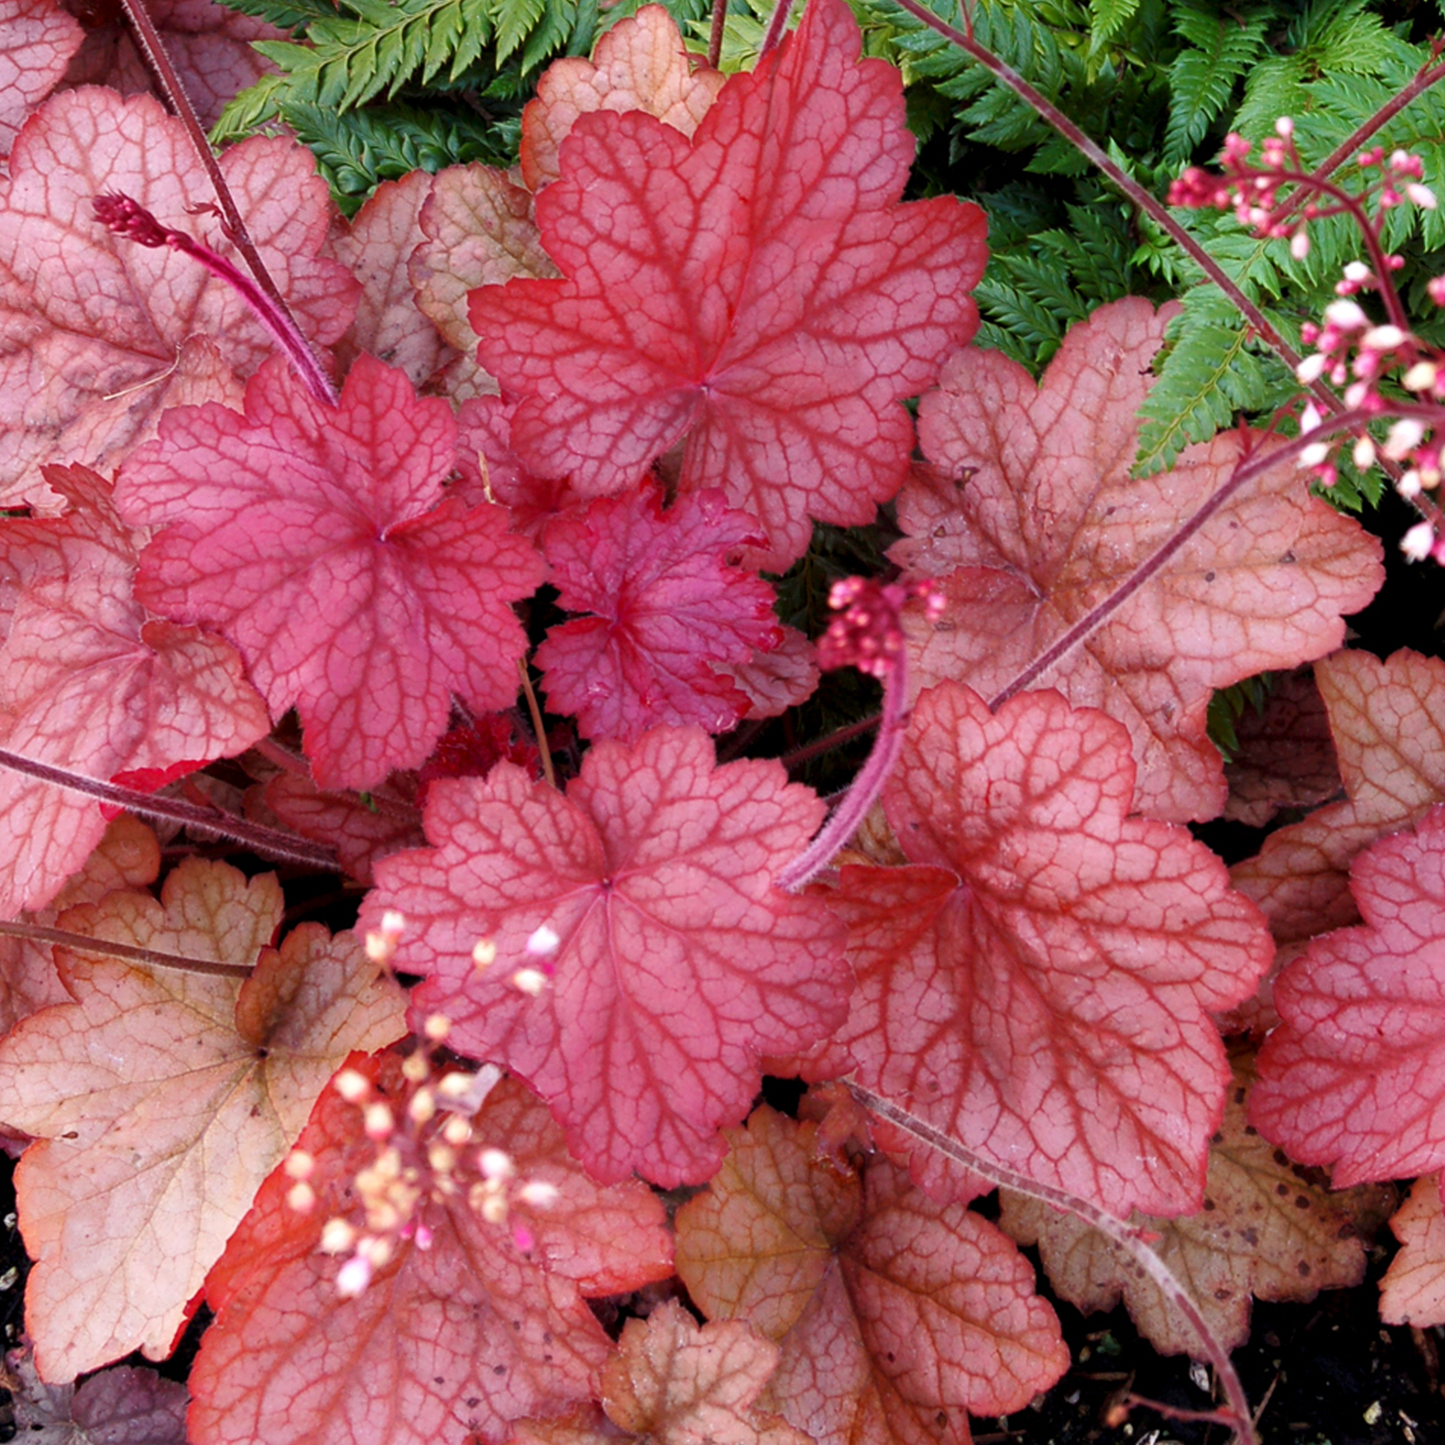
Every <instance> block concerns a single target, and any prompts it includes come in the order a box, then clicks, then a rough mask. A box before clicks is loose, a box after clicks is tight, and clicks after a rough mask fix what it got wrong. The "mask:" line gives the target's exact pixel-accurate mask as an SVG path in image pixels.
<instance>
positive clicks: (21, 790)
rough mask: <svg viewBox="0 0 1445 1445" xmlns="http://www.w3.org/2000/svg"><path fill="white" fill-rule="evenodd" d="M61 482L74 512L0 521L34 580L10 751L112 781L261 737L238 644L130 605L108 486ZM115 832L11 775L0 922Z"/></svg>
mask: <svg viewBox="0 0 1445 1445" xmlns="http://www.w3.org/2000/svg"><path fill="white" fill-rule="evenodd" d="M50 477H51V479H52V481H53V482H54V484H55V485H56V486H58V487H62V488H64V489H66V490H67V491H69V492H70V493H71V495H72V497H73V499H74V502H75V509H74V510H73V511H72V512H70V513H69V514H67V515H66V516H64V517H60V518H48V519H43V520H32V521H6V522H3V523H0V550H3V551H7V552H9V554H10V557H11V560H12V565H13V566H16V567H17V568H18V569H19V570H20V572H21V573H22V574H24V575H25V580H26V584H27V585H26V587H25V590H24V591H23V592H22V593H21V594H20V597H19V600H18V602H17V604H16V606H15V610H14V612H13V615H12V618H11V626H10V633H9V636H8V637H7V638H6V641H5V644H4V646H3V648H0V746H4V747H6V748H8V749H10V750H11V751H12V752H16V753H19V754H21V755H22V756H24V757H27V758H31V759H34V760H36V761H39V762H42V763H48V764H51V765H53V766H55V767H59V768H66V769H69V770H71V771H73V772H77V773H81V774H83V775H85V776H88V777H92V778H99V779H101V780H102V781H106V780H109V779H112V778H114V777H116V776H117V775H119V774H122V773H135V772H138V771H139V772H143V771H148V770H152V769H154V770H157V771H161V772H164V771H165V770H167V769H170V768H172V767H175V766H177V765H182V764H183V765H186V766H187V767H199V766H201V765H203V764H205V763H207V762H210V761H212V760H213V759H215V758H221V757H229V756H232V755H234V754H236V753H239V752H242V751H244V750H245V749H246V748H248V747H250V746H251V744H252V743H254V742H255V741H256V740H257V739H258V738H261V737H263V736H264V735H265V734H266V731H267V729H268V727H269V720H268V719H267V717H266V709H265V706H264V704H263V703H262V701H261V699H260V698H259V697H258V696H257V694H256V692H255V690H254V689H253V688H252V687H251V685H250V684H249V683H248V682H247V681H246V680H245V678H244V676H243V675H242V670H241V659H240V658H239V657H238V656H237V655H236V653H235V651H234V650H233V649H232V648H231V647H230V645H229V644H228V643H225V642H223V641H222V640H221V639H220V638H218V637H212V636H208V635H207V634H205V633H203V632H201V631H199V630H198V629H196V628H194V627H178V626H176V625H175V624H173V623H170V622H162V621H157V620H155V619H152V618H148V616H147V614H146V612H145V610H144V609H143V608H142V607H141V605H140V604H139V603H138V602H136V601H135V599H134V598H133V597H132V595H131V587H132V581H133V579H134V576H135V566H136V548H135V544H134V541H133V539H132V537H131V535H130V534H129V533H128V532H127V531H126V530H125V528H124V527H122V526H121V524H120V522H119V520H118V519H117V517H116V516H115V513H114V512H113V511H112V509H111V498H110V487H109V485H108V484H107V483H106V482H104V481H103V480H102V479H101V478H100V477H98V476H96V475H95V473H93V472H88V471H86V469H85V468H83V467H76V468H71V469H68V470H66V469H54V470H51V472H50ZM32 551H33V552H34V553H35V555H34V556H27V555H26V554H28V553H31V552H32ZM105 823H106V820H105V816H104V814H103V813H102V811H101V809H100V808H99V807H98V806H97V805H96V803H95V802H94V800H93V799H90V798H87V797H85V796H84V795H83V794H80V793H73V792H68V791H66V790H64V789H62V788H58V787H55V786H52V785H51V784H49V783H45V782H41V781H39V780H37V779H35V778H31V777H27V776H23V775H21V774H19V773H15V772H10V771H6V772H5V773H4V774H3V775H0V856H4V858H5V860H6V867H5V868H4V870H3V871H0V916H4V917H13V916H14V915H15V914H16V913H17V912H19V911H20V910H21V909H22V908H29V909H35V908H42V907H44V906H45V904H47V903H48V902H49V901H50V900H51V899H52V898H53V897H54V896H55V895H56V893H57V892H58V891H59V890H60V888H61V886H62V885H63V884H64V882H65V880H66V879H67V878H68V877H69V876H70V875H71V874H72V873H74V872H75V871H76V869H77V868H79V867H80V866H81V864H82V863H84V861H85V859H86V857H87V856H88V855H89V853H90V852H91V850H92V849H93V848H94V847H95V846H96V844H97V843H99V842H100V839H101V835H102V834H103V833H104V832H105Z"/></svg>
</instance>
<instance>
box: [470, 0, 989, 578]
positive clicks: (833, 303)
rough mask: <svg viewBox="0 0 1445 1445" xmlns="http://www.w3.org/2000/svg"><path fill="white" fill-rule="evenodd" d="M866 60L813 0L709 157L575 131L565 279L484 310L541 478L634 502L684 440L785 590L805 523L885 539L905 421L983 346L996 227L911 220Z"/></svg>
mask: <svg viewBox="0 0 1445 1445" xmlns="http://www.w3.org/2000/svg"><path fill="white" fill-rule="evenodd" d="M859 43H860V42H859V35H858V28H857V25H856V24H855V22H854V20H853V17H852V15H851V14H850V12H849V10H848V8H847V6H846V5H845V4H843V3H842V0H812V3H811V4H810V6H809V9H808V12H807V14H806V15H805V17H804V19H803V23H802V25H801V26H800V27H799V29H798V31H797V32H796V34H795V35H793V36H792V37H791V38H790V39H789V40H787V41H786V42H785V43H784V44H783V45H782V46H781V47H780V48H779V49H778V50H777V51H775V52H774V53H773V54H772V55H770V56H767V57H766V58H765V59H764V60H762V61H761V62H760V63H759V65H758V68H757V70H756V71H755V72H753V73H752V74H750V75H736V76H734V77H732V78H731V79H730V80H729V81H728V82H727V84H726V85H725V86H724V87H723V89H722V92H721V94H720V95H719V96H718V99H717V101H716V102H715V103H714V105H713V106H712V108H711V109H710V110H709V111H708V113H707V115H706V116H705V117H704V118H703V121H702V123H701V125H700V126H699V127H698V130H697V132H696V135H695V136H694V137H693V138H692V139H690V140H689V139H688V138H687V137H686V136H684V135H683V134H682V133H681V132H679V131H677V130H675V129H673V128H672V127H671V126H669V125H666V124H665V123H663V122H662V121H660V120H656V119H655V118H653V117H652V116H650V115H646V114H644V113H642V112H640V111H631V112H627V113H623V114H615V113H609V112H597V113H593V114H590V115H583V116H581V117H580V118H579V119H578V120H577V122H576V124H575V126H574V127H573V130H572V133H571V135H570V136H569V137H568V139H567V141H566V142H565V143H564V144H563V146H562V151H561V178H560V179H559V180H556V181H554V182H552V184H551V185H549V186H548V187H547V188H546V189H545V190H544V191H543V192H542V194H541V195H540V196H538V198H537V219H538V224H539V226H540V228H541V233H542V242H543V245H545V246H546V248H547V250H548V252H549V254H550V255H551V256H552V259H553V260H554V261H556V263H557V264H558V266H559V267H560V268H561V269H562V271H563V273H564V275H565V279H563V280H558V281H552V280H514V281H511V282H509V283H508V284H506V285H505V286H501V287H495V286H484V287H482V288H480V289H479V290H476V291H473V292H472V295H471V321H472V326H473V328H474V329H475V330H476V332H477V333H478V335H479V336H480V337H481V347H480V356H481V360H482V363H483V365H484V366H486V368H487V369H488V370H489V371H490V372H491V373H492V374H493V375H494V376H496V377H497V378H498V380H499V381H500V382H501V384H502V388H503V392H504V393H505V394H508V395H512V394H515V395H516V396H518V397H520V398H521V399H522V400H521V404H520V406H519V408H518V411H517V416H516V422H515V426H514V429H513V437H512V440H513V445H514V446H515V447H516V450H517V453H518V455H519V456H520V457H521V458H522V460H523V461H524V462H525V463H526V465H527V466H528V467H529V468H530V469H531V470H533V471H535V472H537V473H539V474H541V475H544V476H552V477H561V476H570V477H571V480H572V483H573V485H574V486H575V487H576V488H577V489H578V490H579V491H580V492H582V493H583V494H584V495H588V496H597V495H599V494H604V493H612V492H618V491H622V490H625V489H626V488H628V487H631V486H634V485H636V483H637V482H638V481H640V480H641V478H642V477H643V475H644V474H645V473H646V471H647V469H648V467H649V466H650V465H651V464H652V462H653V461H654V460H655V459H656V458H658V457H659V456H661V455H662V454H663V453H664V452H666V451H667V450H668V449H669V448H670V447H671V446H672V445H673V444H674V443H675V442H677V441H678V440H679V439H680V438H682V437H683V436H684V434H687V436H688V440H687V450H686V455H685V459H684V462H683V471H682V490H684V491H697V490H700V489H702V488H705V487H717V486H720V487H722V488H724V490H725V491H726V492H727V497H728V501H729V502H730V503H731V504H732V505H733V506H736V507H739V508H741V509H742V510H744V511H747V512H749V513H751V514H752V515H753V516H756V517H758V518H760V519H761V521H762V523H763V528H764V531H765V532H766V533H767V536H768V542H769V545H768V547H767V548H766V549H765V550H764V551H763V553H762V554H761V560H762V563H763V565H764V566H767V567H768V568H770V569H777V570H782V569H783V568H784V567H786V566H787V564H788V563H789V562H791V561H792V560H793V559H794V558H796V557H798V556H801V555H802V553H803V551H804V549H805V548H806V546H807V543H808V537H809V535H810V527H809V520H808V519H809V517H810V516H812V517H818V518H821V519H822V520H825V521H830V522H837V523H842V524H851V523H860V522H867V521H870V520H871V519H872V517H873V512H874V507H875V505H876V504H877V503H879V502H883V501H886V500H887V499H888V498H889V497H891V496H892V495H893V493H894V492H896V491H897V490H898V488H899V486H900V485H901V484H902V482H903V479H904V476H905V474H906V471H907V467H908V457H909V453H910V451H911V449H912V446H913V427H912V424H911V422H910V420H909V417H908V414H907V412H906V411H904V409H903V408H902V407H901V406H900V405H899V402H900V401H901V400H902V399H903V398H905V397H909V396H913V395H916V394H917V393H918V391H920V390H921V389H922V388H923V387H925V386H927V385H928V384H929V383H930V382H931V381H932V380H933V379H934V378H935V376H936V375H937V372H938V367H939V364H940V363H941V362H942V360H943V358H944V356H946V355H947V354H948V352H949V350H950V349H952V348H953V347H955V346H959V345H962V344H963V343H964V342H965V341H967V340H968V339H969V338H970V337H971V336H972V335H973V332H974V329H975V327H976V326H977V311H976V309H975V307H974V304H973V301H972V299H971V298H970V297H969V295H968V294H967V293H968V290H969V288H970V287H971V286H972V285H973V284H974V283H975V282H976V281H977V280H978V278H979V276H980V274H981V273H982V270H983V264H984V260H985V247H984V239H983V237H984V222H983V215H982V213H981V212H980V211H979V210H978V209H977V207H974V206H966V205H962V204H960V203H959V202H958V201H956V200H955V199H953V198H952V197H942V198H937V199H934V200H930V201H915V202H910V203H908V204H906V205H900V204H899V198H900V197H901V196H902V194H903V187H904V184H905V182H906V180H907V178H908V168H909V164H910V162H911V161H912V158H913V141H912V138H911V137H910V135H909V134H908V130H907V128H906V126H905V125H904V112H903V104H902V90H901V84H900V81H899V77H898V73H897V71H895V70H893V69H892V68H891V67H889V66H887V65H885V64H883V63H881V62H879V61H875V60H864V61H861V62H860V61H859V60H858V58H857V57H858V52H859ZM753 560H759V559H753Z"/></svg>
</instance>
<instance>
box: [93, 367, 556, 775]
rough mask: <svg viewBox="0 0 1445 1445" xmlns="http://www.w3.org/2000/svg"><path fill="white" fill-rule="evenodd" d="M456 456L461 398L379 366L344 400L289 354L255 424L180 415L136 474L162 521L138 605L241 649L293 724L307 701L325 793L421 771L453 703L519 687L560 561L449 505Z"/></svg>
mask: <svg viewBox="0 0 1445 1445" xmlns="http://www.w3.org/2000/svg"><path fill="white" fill-rule="evenodd" d="M455 446H456V426H455V423H454V422H453V421H452V417H451V411H450V408H449V407H448V406H447V404H446V402H444V401H442V400H440V399H436V398H429V399H422V398H419V397H418V396H417V395H416V393H415V392H414V391H413V390H412V388H411V386H410V384H409V383H408V382H407V380H406V378H405V377H404V376H403V375H402V374H401V373H400V372H397V371H393V370H391V369H390V368H388V367H385V366H383V365H382V364H381V363H380V362H379V361H375V360H373V359H372V358H371V357H362V358H361V359H360V360H359V361H358V362H357V363H356V365H355V366H354V367H353V368H352V370H351V373H350V375H349V376H348V377H347V379H346V385H345V387H344V389H343V390H342V394H341V401H340V405H339V407H338V408H332V407H330V406H327V405H324V404H322V403H320V402H317V401H316V400H314V399H313V398H312V397H311V396H310V395H309V394H307V393H306V392H305V391H304V389H303V388H302V387H301V385H300V383H299V382H297V381H296V379H295V378H294V377H293V376H292V374H291V373H290V372H289V371H288V370H286V368H285V367H284V365H283V364H282V363H281V362H280V360H279V359H278V360H277V361H275V362H273V363H272V364H270V365H268V366H267V367H265V368H263V370H262V371H261V372H260V374H259V375H257V376H256V377H255V378H254V379H253V380H252V382H251V383H250V385H249V386H248V387H247V389H246V411H245V414H244V415H238V414H237V413H235V412H232V411H228V410H226V409H224V408H222V407H218V406H210V407H203V408H196V407H190V408H184V409H177V410H174V411H171V412H169V413H167V415H166V416H165V417H164V418H163V420H162V423H161V435H160V438H159V439H158V440H157V441H155V442H152V443H150V444H149V445H147V446H146V447H144V448H142V449H141V450H140V451H139V452H137V453H136V454H135V455H134V456H133V457H131V458H130V460H129V461H128V462H127V463H126V466H125V468H124V470H123V471H122V474H121V481H120V486H119V493H118V502H119V505H120V506H121V508H122V510H123V511H124V512H125V514H126V515H127V516H128V517H130V518H132V519H134V520H135V521H136V522H137V523H141V524H145V525H149V526H153V527H156V528H157V529H158V531H157V535H156V537H155V539H154V540H153V541H152V542H151V544H150V545H149V546H148V547H147V548H146V550H145V553H144V555H143V556H142V558H141V570H140V576H139V579H138V583H137V585H138V587H139V589H140V594H141V595H142V596H143V597H144V599H145V600H146V602H147V603H148V605H150V606H152V607H154V608H155V609H156V610H157V611H159V612H162V613H165V614H166V615H168V616H170V617H173V618H177V619H189V620H198V621H199V620H201V619H204V620H205V622H206V624H207V625H209V626H212V627H214V628H216V629H217V630H218V631H219V632H221V633H222V634H223V635H224V636H226V637H228V638H230V639H231V640H232V641H233V642H234V643H235V645H236V647H237V648H238V649H239V650H240V652H241V654H242V656H243V657H244V658H245V659H246V664H247V668H248V670H249V672H250V675H251V677H252V679H253V680H254V681H255V683H256V685H257V687H258V688H259V689H260V690H261V692H262V694H263V695H264V696H265V698H266V700H267V702H268V704H269V705H270V707H271V710H272V712H273V713H274V714H275V715H276V716H280V715H281V714H282V713H284V712H285V711H286V709H287V708H288V707H291V706H292V705H293V704H294V705H295V706H296V707H297V708H298V710H299V712H300V714H301V722H302V726H303V729H304V733H305V745H306V751H307V755H308V756H309V757H310V759H311V761H312V770H313V773H314V775H315V778H316V782H317V784H318V786H320V787H322V788H336V787H352V788H366V787H371V786H373V785H375V784H377V783H380V782H382V781H383V780H384V779H385V777H386V775H387V774H388V773H389V772H391V771H392V769H394V768H409V767H416V766H417V765H418V764H420V763H421V762H422V761H423V760H424V759H425V758H426V756H427V754H428V753H430V751H431V750H432V747H433V746H434V745H435V743H436V741H437V739H438V738H439V737H441V735H442V733H443V732H445V731H446V726H447V718H448V712H449V709H450V707H451V695H452V693H453V692H455V693H456V694H458V695H459V696H460V697H461V698H463V700H465V701H466V702H467V703H468V704H469V705H470V706H472V707H475V708H477V709H478V710H479V711H484V712H485V711H490V710H492V709H495V708H502V707H507V706H510V704H511V702H512V700H513V699H514V698H515V697H516V695H517V671H516V668H517V662H518V660H519V659H520V657H521V656H522V654H523V652H524V651H525V639H524V637H523V634H522V629H521V626H520V624H519V623H518V622H517V619H516V617H515V616H514V615H513V613H512V609H511V603H512V602H514V601H516V600H518V599H520V598H522V597H525V596H527V595H528V594H529V593H530V592H532V591H533V590H534V589H535V588H536V586H537V584H538V583H539V582H540V581H541V578H542V564H541V560H540V559H539V558H538V557H537V556H536V554H535V553H534V552H533V550H532V548H531V546H530V545H529V544H528V543H527V542H525V541H524V540H523V539H522V538H520V537H517V536H515V535H513V534H511V533H510V532H509V531H508V530H507V519H506V514H505V512H504V511H503V510H502V509H501V508H500V507H489V506H483V507H472V508H465V507H463V506H462V505H461V504H460V503H458V502H457V501H455V500H453V499H446V500H443V495H442V479H443V478H444V477H445V476H446V475H447V473H448V472H449V471H450V470H451V468H452V462H453V457H454V455H455Z"/></svg>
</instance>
